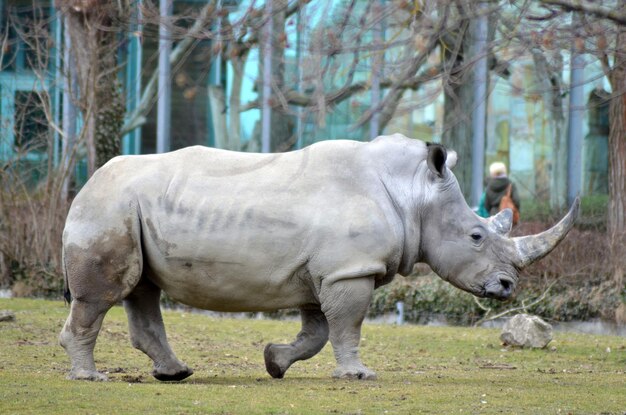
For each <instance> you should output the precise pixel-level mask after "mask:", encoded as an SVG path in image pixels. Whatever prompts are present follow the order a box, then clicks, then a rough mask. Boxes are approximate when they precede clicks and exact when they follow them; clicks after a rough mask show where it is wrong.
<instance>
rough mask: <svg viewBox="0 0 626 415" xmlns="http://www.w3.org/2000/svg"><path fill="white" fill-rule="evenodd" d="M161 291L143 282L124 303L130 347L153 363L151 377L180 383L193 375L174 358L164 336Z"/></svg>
mask: <svg viewBox="0 0 626 415" xmlns="http://www.w3.org/2000/svg"><path fill="white" fill-rule="evenodd" d="M160 296H161V289H160V288H159V287H157V286H156V285H154V284H153V283H152V282H150V281H149V280H147V279H145V278H143V279H142V280H141V281H140V283H139V284H138V285H137V287H135V289H134V290H133V291H132V292H131V293H130V294H129V295H128V296H127V297H126V298H125V299H124V309H125V310H126V314H127V315H128V327H129V331H130V338H131V343H132V345H133V347H135V348H136V349H139V350H141V351H142V352H144V353H145V354H146V355H147V356H148V357H150V359H152V361H153V362H154V367H153V371H152V376H154V377H155V378H156V379H158V380H161V381H179V380H183V379H185V378H187V377H189V376H191V375H192V374H193V370H191V369H190V368H189V367H187V365H185V364H184V363H182V362H181V361H180V360H178V359H177V358H176V355H175V354H174V352H173V351H172V349H171V347H170V345H169V343H168V342H167V336H166V334H165V325H164V324H163V317H162V315H161V308H160V305H159V300H160Z"/></svg>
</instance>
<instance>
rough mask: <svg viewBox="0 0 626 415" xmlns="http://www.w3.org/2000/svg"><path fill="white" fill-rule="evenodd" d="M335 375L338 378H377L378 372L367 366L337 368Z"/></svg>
mask: <svg viewBox="0 0 626 415" xmlns="http://www.w3.org/2000/svg"><path fill="white" fill-rule="evenodd" d="M333 377H334V378H336V379H359V380H376V372H374V371H371V370H369V369H368V368H366V367H363V368H359V369H336V370H335V372H334V373H333Z"/></svg>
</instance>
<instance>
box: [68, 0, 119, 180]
mask: <svg viewBox="0 0 626 415" xmlns="http://www.w3.org/2000/svg"><path fill="white" fill-rule="evenodd" d="M58 7H59V10H60V11H61V12H62V13H63V15H64V16H65V19H64V22H65V29H66V36H69V37H70V38H71V45H72V52H73V54H72V56H73V57H74V62H66V63H67V64H69V65H75V67H76V74H77V79H78V84H79V89H80V93H79V98H78V107H79V109H80V111H81V113H82V117H83V122H84V124H85V126H86V129H85V141H86V150H87V168H88V174H89V176H91V175H92V174H93V173H94V172H95V170H96V169H97V168H98V167H100V166H101V165H102V164H104V163H105V162H107V161H108V160H109V159H110V158H112V157H114V156H116V155H119V154H120V140H121V134H120V132H121V128H122V123H123V120H124V115H125V103H124V94H123V93H122V90H121V85H120V84H119V82H118V81H117V72H118V70H119V66H118V62H117V49H118V48H117V46H116V45H117V44H118V40H117V33H118V32H120V31H121V30H123V29H124V28H125V27H126V26H125V22H126V21H127V19H128V14H129V7H130V5H129V4H128V2H126V1H124V2H108V1H104V0H59V3H58Z"/></svg>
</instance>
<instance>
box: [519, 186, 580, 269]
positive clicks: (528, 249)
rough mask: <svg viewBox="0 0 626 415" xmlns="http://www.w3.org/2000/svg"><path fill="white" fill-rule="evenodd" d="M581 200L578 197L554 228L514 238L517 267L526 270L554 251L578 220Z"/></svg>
mask: <svg viewBox="0 0 626 415" xmlns="http://www.w3.org/2000/svg"><path fill="white" fill-rule="evenodd" d="M579 207H580V198H579V197H577V198H576V200H574V203H573V204H572V207H571V208H570V210H569V212H567V215H565V217H564V218H563V219H561V221H560V222H559V223H557V224H556V225H554V226H553V227H552V228H550V229H548V230H546V231H544V232H541V233H539V234H537V235H528V236H521V237H516V238H513V242H514V243H515V248H516V251H517V258H516V260H515V261H514V263H515V266H517V267H518V268H520V269H521V268H524V267H526V266H528V265H530V264H532V263H533V262H535V261H538V260H540V259H541V258H543V257H544V256H546V255H547V254H548V253H550V251H552V250H553V249H554V248H555V247H556V246H557V245H558V244H559V242H561V240H562V239H563V238H565V235H567V233H568V232H569V231H570V229H572V226H574V222H575V221H576V219H577V218H578V211H579Z"/></svg>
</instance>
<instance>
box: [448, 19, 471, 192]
mask: <svg viewBox="0 0 626 415" xmlns="http://www.w3.org/2000/svg"><path fill="white" fill-rule="evenodd" d="M470 33H472V26H471V23H470V22H469V20H464V21H463V23H461V25H460V28H459V30H458V32H457V33H456V36H455V37H456V38H457V39H458V42H457V47H458V50H457V51H448V50H446V52H445V56H444V59H445V65H446V71H447V73H448V74H449V78H448V82H447V85H444V104H443V111H444V116H443V125H444V131H443V136H442V144H444V145H445V146H446V147H449V148H451V149H454V150H455V151H456V152H457V154H458V155H459V160H458V162H457V165H456V167H455V169H454V174H455V176H456V177H457V179H458V181H459V185H460V186H461V191H462V192H463V195H464V196H465V198H466V199H467V200H469V198H470V194H471V187H472V183H471V180H472V118H471V114H472V111H471V109H472V108H473V106H474V103H473V90H472V78H473V75H472V71H471V70H469V69H468V68H467V67H466V68H462V66H463V65H467V59H465V60H464V53H468V51H469V50H470V47H471V46H470V42H472V37H471V36H470V35H469V34H470Z"/></svg>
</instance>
